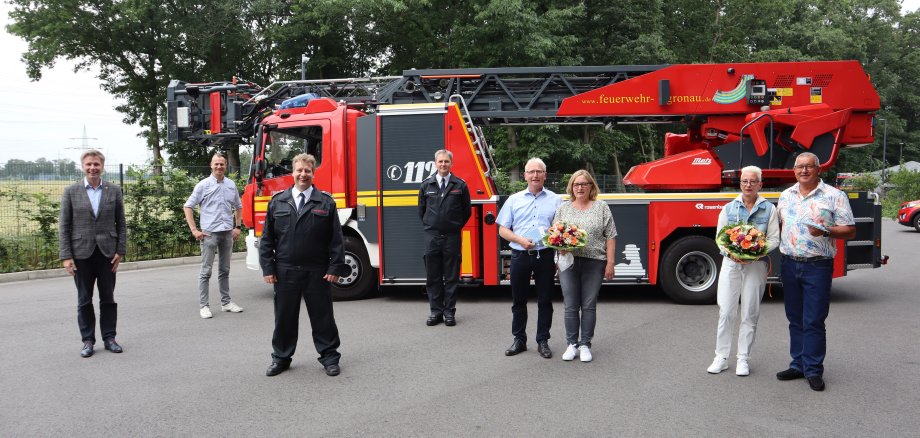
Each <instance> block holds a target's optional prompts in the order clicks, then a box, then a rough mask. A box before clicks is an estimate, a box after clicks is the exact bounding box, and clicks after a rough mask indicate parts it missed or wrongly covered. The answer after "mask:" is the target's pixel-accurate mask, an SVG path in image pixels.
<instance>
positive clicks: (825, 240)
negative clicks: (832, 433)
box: [776, 152, 856, 391]
mask: <svg viewBox="0 0 920 438" xmlns="http://www.w3.org/2000/svg"><path fill="white" fill-rule="evenodd" d="M820 164H821V163H820V162H819V160H818V157H817V156H816V155H815V154H812V153H810V152H805V153H802V154H800V155H799V156H798V157H797V158H796V160H795V166H794V167H793V170H794V171H795V178H796V180H797V181H798V183H797V184H795V185H793V186H792V187H790V188H788V189H786V190H785V191H783V193H782V195H780V198H779V217H780V222H781V223H782V228H781V233H780V237H781V240H780V247H779V250H780V252H781V253H782V254H783V263H782V278H783V289H784V294H785V299H784V302H785V306H786V318H787V319H788V320H789V354H790V355H791V356H792V362H791V363H790V364H789V369H787V370H785V371H780V372H779V373H777V374H776V378H777V379H779V380H793V379H801V378H803V377H804V378H806V379H807V380H808V386H810V387H811V389H812V390H815V391H823V390H824V378H823V374H824V355H825V353H826V351H827V338H826V333H825V328H824V320H825V319H826V318H827V314H828V311H829V307H830V292H831V279H832V278H833V274H834V256H835V255H836V253H837V239H843V240H847V239H852V238H853V237H854V236H855V235H856V225H855V221H854V220H853V211H852V210H850V202H849V200H848V199H847V196H846V194H845V193H843V192H841V191H840V190H837V189H835V188H833V187H831V186H829V185H827V184H824V182H823V181H821V179H820V178H819V174H820V171H821V167H820Z"/></svg>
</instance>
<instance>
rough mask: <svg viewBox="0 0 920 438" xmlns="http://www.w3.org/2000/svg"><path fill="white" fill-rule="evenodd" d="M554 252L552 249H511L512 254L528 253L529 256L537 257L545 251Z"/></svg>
mask: <svg viewBox="0 0 920 438" xmlns="http://www.w3.org/2000/svg"><path fill="white" fill-rule="evenodd" d="M552 250H553V249H552V248H543V249H524V250H521V249H514V248H511V253H512V254H521V253H527V255H537V254H540V253H543V252H544V251H552Z"/></svg>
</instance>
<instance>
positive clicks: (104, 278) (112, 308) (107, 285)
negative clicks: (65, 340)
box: [73, 247, 118, 344]
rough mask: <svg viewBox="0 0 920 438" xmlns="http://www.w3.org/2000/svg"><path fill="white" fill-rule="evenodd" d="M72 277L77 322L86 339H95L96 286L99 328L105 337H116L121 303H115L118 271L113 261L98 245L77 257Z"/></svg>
mask: <svg viewBox="0 0 920 438" xmlns="http://www.w3.org/2000/svg"><path fill="white" fill-rule="evenodd" d="M73 262H74V266H76V268H77V271H76V272H74V276H73V281H74V283H76V285H77V324H78V325H79V326H80V336H81V337H82V338H83V342H87V341H89V342H92V343H93V344H95V343H96V312H95V309H93V289H94V288H95V287H96V286H97V285H98V287H99V331H100V332H102V339H103V340H109V339H114V338H115V324H116V322H117V321H118V304H117V303H115V273H114V272H112V263H111V262H112V261H111V259H109V258H108V257H106V256H104V255H102V252H101V251H99V248H98V247H97V248H96V250H95V251H93V255H91V256H90V257H89V258H88V259H74V261H73Z"/></svg>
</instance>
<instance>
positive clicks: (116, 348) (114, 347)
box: [105, 339, 125, 353]
mask: <svg viewBox="0 0 920 438" xmlns="http://www.w3.org/2000/svg"><path fill="white" fill-rule="evenodd" d="M105 349H106V350H109V351H111V352H112V353H121V352H123V351H125V350H124V349H122V348H121V345H118V342H115V340H114V339H112V340H110V341H105Z"/></svg>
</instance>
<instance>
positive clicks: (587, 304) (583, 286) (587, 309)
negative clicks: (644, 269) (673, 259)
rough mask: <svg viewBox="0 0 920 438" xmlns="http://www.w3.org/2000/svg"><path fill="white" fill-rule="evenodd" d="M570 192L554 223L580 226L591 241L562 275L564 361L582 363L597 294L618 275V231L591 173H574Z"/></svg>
mask: <svg viewBox="0 0 920 438" xmlns="http://www.w3.org/2000/svg"><path fill="white" fill-rule="evenodd" d="M566 191H567V192H568V194H569V200H568V201H565V202H563V203H562V204H561V205H560V206H559V209H557V210H556V216H555V217H554V218H553V223H556V222H565V223H568V224H573V225H576V226H578V228H580V229H582V230H584V231H586V232H587V234H588V239H587V244H586V245H585V246H584V247H583V248H579V249H576V250H573V251H572V252H571V253H572V255H574V260H575V261H574V263H573V264H572V265H571V266H569V267H568V268H567V269H565V270H563V271H562V272H560V273H559V283H560V284H561V285H562V296H563V298H564V302H565V338H566V343H567V344H568V348H566V350H565V353H563V354H562V360H565V361H569V360H573V359H575V356H578V357H579V359H581V361H582V362H590V361H591V359H592V356H591V338H592V337H594V326H595V324H596V322H597V317H596V309H597V295H598V292H600V289H601V283H602V282H603V279H605V278H606V279H612V278H613V275H614V268H613V265H614V257H613V254H614V250H615V248H616V236H617V228H616V224H614V222H613V214H612V213H610V207H609V206H608V205H607V203H606V202H604V201H599V200H598V199H597V194H598V192H599V191H600V190H599V188H598V186H597V182H596V181H595V180H594V177H592V176H591V174H590V173H588V171H586V170H579V171H576V172H575V173H573V174H572V178H571V179H569V185H568V187H567V189H566ZM579 313H580V315H579ZM579 329H580V332H581V338H580V339H579V336H578V335H579Z"/></svg>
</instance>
